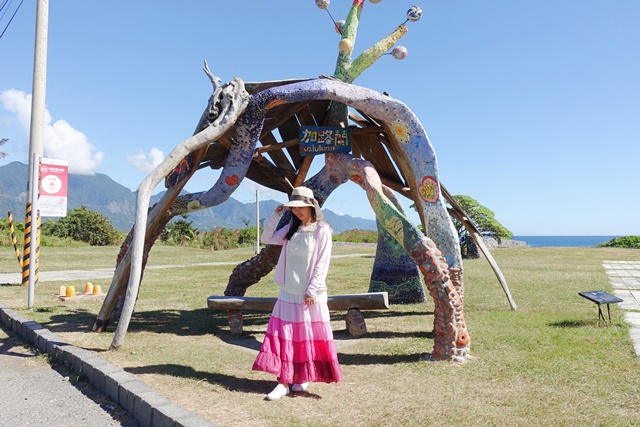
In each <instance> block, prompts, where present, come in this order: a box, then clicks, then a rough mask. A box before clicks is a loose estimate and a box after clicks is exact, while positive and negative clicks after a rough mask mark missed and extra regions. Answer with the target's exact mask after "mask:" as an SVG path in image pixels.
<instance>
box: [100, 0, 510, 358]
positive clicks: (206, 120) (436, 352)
mask: <svg viewBox="0 0 640 427" xmlns="http://www.w3.org/2000/svg"><path fill="white" fill-rule="evenodd" d="M316 4H317V5H318V6H319V7H320V8H322V9H326V7H327V6H328V4H329V1H328V0H317V1H316ZM362 7H363V0H354V1H353V5H352V7H351V10H350V12H349V14H348V16H347V19H346V21H345V22H344V23H341V22H338V23H336V28H337V29H338V31H339V32H340V33H341V35H342V39H341V41H340V44H339V50H340V52H339V55H338V62H337V65H336V70H335V73H334V76H331V77H327V76H321V77H320V78H317V79H305V80H289V81H276V82H263V83H243V82H242V81H241V80H240V79H237V78H236V79H235V80H234V81H233V82H231V83H228V84H225V85H220V84H219V81H218V79H217V78H216V77H215V76H213V75H212V74H211V72H210V71H209V69H208V67H206V63H205V71H206V73H207V75H208V76H209V78H210V79H211V81H212V83H213V86H214V93H213V95H212V96H211V98H210V99H209V103H208V106H207V108H206V110H205V112H204V113H203V115H202V117H201V119H200V122H199V123H198V126H197V128H196V132H195V134H194V136H192V137H191V138H189V139H187V140H185V141H183V142H182V143H181V144H179V145H178V146H177V147H176V148H175V149H174V150H173V152H172V153H171V154H170V155H169V156H168V157H167V158H166V159H165V160H164V162H163V163H162V164H161V165H160V166H158V167H157V168H156V169H155V170H154V171H153V172H152V173H151V174H150V175H149V176H148V177H147V178H146V179H145V180H144V181H143V182H142V184H141V185H140V187H139V188H138V196H137V197H138V198H137V209H136V222H135V226H134V228H133V230H132V231H131V232H130V234H129V236H128V237H127V239H126V240H125V242H124V243H123V245H122V248H121V251H120V254H119V256H118V260H117V266H116V271H115V274H114V277H113V280H112V283H111V286H110V288H109V292H108V294H107V296H106V298H105V301H104V304H103V306H102V308H101V310H100V312H99V314H98V317H97V320H96V323H95V325H94V328H93V329H94V331H102V330H104V329H105V328H106V327H107V325H108V324H109V322H110V321H111V320H117V319H118V318H119V321H118V325H117V328H116V333H115V336H114V338H113V342H112V344H111V348H119V347H121V346H122V344H123V342H124V337H125V334H126V331H127V329H128V326H129V322H130V319H131V314H132V312H133V308H134V305H135V301H136V298H137V295H138V289H139V286H140V282H141V278H142V273H143V270H144V266H145V264H146V259H147V256H148V253H149V250H150V248H151V246H152V245H153V243H154V242H155V240H156V239H157V237H158V236H159V235H160V232H161V231H162V229H163V228H164V226H165V225H166V224H167V223H168V222H169V221H170V220H171V219H172V218H173V217H175V216H177V215H181V214H185V213H188V212H193V211H196V210H199V209H204V208H207V207H211V206H215V205H218V204H220V203H223V202H224V201H225V200H227V199H228V198H229V196H231V194H232V193H233V192H234V191H235V190H236V189H237V188H238V186H239V185H240V183H241V182H242V180H243V179H244V178H249V179H251V180H253V181H255V182H258V183H260V184H262V185H264V186H266V187H269V188H272V189H276V190H279V191H282V192H287V193H288V192H290V188H291V187H290V185H289V182H291V183H293V184H294V186H298V185H305V186H307V187H310V188H312V189H313V191H314V194H315V195H316V197H317V198H318V200H319V202H320V203H321V204H322V203H324V201H325V200H326V199H327V198H328V197H329V196H330V195H331V193H332V192H333V190H335V189H336V188H337V187H339V186H340V185H341V184H343V183H345V182H347V181H348V180H351V181H353V182H355V183H356V184H358V185H359V186H360V187H362V189H363V190H365V191H366V194H367V197H368V199H369V201H370V203H371V206H372V208H373V210H374V211H375V213H376V218H377V223H378V230H379V243H378V248H377V253H376V261H375V264H374V271H373V273H372V277H371V285H370V291H381V290H384V291H387V292H389V296H390V300H391V301H392V302H393V301H396V302H416V301H422V300H424V290H423V289H424V287H426V289H427V290H428V292H429V294H430V296H431V298H433V300H434V303H435V320H434V332H435V342H434V348H433V351H432V352H431V353H430V354H428V355H426V356H425V359H430V360H455V361H464V360H466V359H467V358H468V356H469V344H470V337H469V334H468V331H467V327H466V323H465V319H464V313H463V297H464V286H463V268H462V259H461V255H460V245H459V239H458V235H457V233H456V230H455V228H454V227H453V224H452V222H451V219H450V216H449V215H450V213H449V210H448V209H447V207H446V206H445V197H446V200H448V201H450V202H451V203H452V211H453V212H454V213H455V215H456V217H457V218H458V219H461V220H462V221H463V223H465V225H467V226H468V227H470V229H472V230H473V232H472V235H473V236H474V237H475V238H476V242H477V243H478V244H479V246H480V248H481V250H483V252H484V254H485V256H487V258H488V259H489V260H490V262H491V264H492V266H493V267H494V270H495V271H496V274H497V275H498V278H499V280H500V282H501V284H502V286H503V289H504V291H505V293H506V294H507V297H508V299H509V302H510V303H511V306H512V307H513V308H515V303H513V300H512V299H511V296H510V294H509V291H508V288H507V286H506V282H505V281H504V278H503V277H502V275H501V273H500V271H499V269H498V268H497V265H495V262H494V261H493V259H492V258H491V255H490V254H489V252H488V251H487V250H486V247H485V246H484V244H483V243H482V240H481V238H480V236H479V233H478V232H477V230H476V229H475V227H474V226H473V224H472V223H471V222H470V221H469V220H468V219H467V218H466V216H465V214H464V212H462V210H461V209H459V207H457V205H455V204H454V203H455V201H452V200H453V199H452V198H451V197H450V195H448V193H447V192H446V190H445V189H444V187H443V186H442V184H441V183H440V181H439V178H438V166H437V161H436V156H435V152H434V150H433V147H432V146H431V143H430V142H429V139H428V138H427V135H426V133H425V131H424V129H423V127H422V125H421V124H420V121H419V120H418V118H417V117H416V116H415V115H414V114H413V112H412V111H411V110H410V109H409V108H408V107H407V106H406V105H405V104H403V103H402V102H401V101H399V100H396V99H393V98H392V97H390V96H388V95H386V94H381V93H379V92H376V91H373V90H371V89H367V88H364V87H359V86H356V85H353V84H352V82H353V80H354V79H355V78H356V77H357V76H358V75H360V73H362V72H363V71H364V70H365V69H366V68H367V67H368V66H370V65H371V64H373V63H374V62H375V61H376V60H377V59H378V58H380V57H381V56H382V55H383V54H385V53H386V52H388V51H389V50H390V49H391V48H392V47H393V45H394V44H395V43H396V42H397V40H399V39H400V37H402V36H403V35H404V34H406V32H407V27H406V26H405V25H404V24H402V25H400V26H399V27H398V28H397V29H396V30H395V31H394V32H392V33H391V34H390V35H389V36H387V37H386V38H384V39H383V40H381V41H380V42H378V43H377V44H375V45H374V46H372V47H370V48H369V49H367V50H366V51H365V52H364V53H362V54H361V55H359V56H358V57H357V58H356V59H354V60H352V56H351V55H352V50H353V47H354V44H355V38H356V32H357V28H358V22H359V17H360V12H361V10H362ZM421 13H422V12H421V10H420V8H418V7H413V8H411V9H410V10H409V11H408V12H407V18H408V19H407V21H409V20H411V21H417V20H418V19H419V18H420V16H421ZM405 23H406V21H405ZM404 55H406V49H404V48H401V47H396V48H395V49H394V56H396V57H404ZM300 125H311V126H318V125H320V126H331V127H349V128H351V131H352V151H351V153H327V154H324V161H325V163H324V167H323V168H322V169H321V170H320V172H318V173H317V174H316V175H315V176H313V177H310V178H307V173H308V171H309V167H310V165H311V162H312V161H313V159H314V156H301V155H300V151H299V143H300V138H299V134H300ZM275 131H277V132H278V133H279V134H280V136H281V137H282V139H283V140H282V141H278V140H277V139H276V136H275V135H274V132H275ZM258 142H260V144H261V146H258ZM206 166H209V167H211V168H214V169H222V171H221V174H220V177H219V178H218V180H217V182H216V183H215V185H214V186H213V187H212V188H211V189H210V190H208V191H206V192H202V193H193V194H187V195H182V196H179V193H180V191H181V190H182V188H183V187H184V185H185V183H186V182H187V181H188V179H189V178H190V177H191V176H192V175H193V174H194V173H195V172H196V170H197V169H200V168H203V167H206ZM163 179H165V181H166V184H167V186H168V191H167V192H166V193H165V195H164V196H163V198H162V200H160V201H159V202H158V203H157V204H156V205H155V206H154V207H152V208H149V200H150V196H151V191H152V189H153V188H155V186H156V185H157V184H158V183H159V182H160V181H161V180H163ZM396 193H399V194H401V195H403V196H405V197H407V198H408V199H409V200H411V201H413V202H414V203H415V206H416V207H417V208H418V212H419V214H420V219H421V222H422V225H423V227H424V230H425V233H424V234H423V233H422V232H421V231H420V230H419V229H418V227H416V226H415V225H414V224H412V223H411V222H410V221H409V220H408V219H407V216H406V214H405V212H404V210H403V208H402V205H401V203H400V201H399V200H398V198H397V197H396ZM280 249H281V247H280V246H272V245H268V246H267V247H265V248H264V249H263V250H262V251H261V252H260V253H259V254H258V255H256V256H255V257H254V258H252V259H250V260H248V261H246V262H244V263H242V264H240V265H238V266H237V267H236V268H235V269H234V271H233V273H232V275H231V277H230V279H229V284H228V286H227V289H226V291H225V295H235V296H240V295H244V293H245V291H246V289H247V288H248V287H249V286H251V285H253V284H255V283H257V282H258V281H259V280H260V278H261V277H263V276H264V275H266V274H268V273H269V271H271V270H272V269H273V267H274V266H275V264H276V261H277V257H278V255H279V251H280ZM420 273H421V274H422V277H423V281H422V280H420ZM423 283H424V285H423Z"/></svg>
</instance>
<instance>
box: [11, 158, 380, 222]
mask: <svg viewBox="0 0 640 427" xmlns="http://www.w3.org/2000/svg"><path fill="white" fill-rule="evenodd" d="M27 175H28V166H27V165H25V164H24V163H20V162H12V163H9V164H7V165H4V166H0V209H7V210H10V211H11V212H12V213H13V215H14V217H15V219H16V220H17V221H22V220H24V208H25V204H26V198H27ZM161 196H162V193H161V194H158V195H155V196H154V197H152V199H151V204H153V203H155V202H156V201H158V200H159V199H160V197H161ZM67 202H68V209H69V210H71V209H75V208H79V207H81V206H86V207H87V208H88V209H91V210H94V211H96V212H100V213H101V214H102V215H104V216H106V217H107V218H109V220H111V222H112V223H113V225H114V227H116V228H118V229H119V230H124V231H129V230H130V229H131V227H132V226H133V222H134V218H135V210H136V195H135V193H134V192H133V191H131V190H129V189H128V188H127V187H125V186H123V185H120V184H118V183H117V182H115V181H114V180H112V179H111V178H110V177H109V176H107V175H104V174H100V173H97V174H95V175H69V194H68V200H67ZM278 204H280V203H279V202H277V201H275V200H264V201H260V217H261V218H265V217H268V216H269V215H271V212H272V211H273V209H274V208H275V207H276V206H277V205H278ZM323 213H324V215H325V217H326V219H327V221H328V222H329V223H330V224H331V226H332V227H333V229H334V231H335V232H336V233H341V232H343V231H346V230H352V229H360V230H375V229H376V222H375V221H373V220H368V219H363V218H355V217H352V216H349V215H338V214H336V213H334V212H332V211H330V210H323ZM0 214H2V213H0ZM255 215H256V204H255V202H254V203H241V202H239V201H237V200H236V199H234V198H229V200H227V201H226V202H224V203H222V204H220V205H218V206H214V207H212V208H209V209H204V210H202V211H198V212H193V213H191V214H189V216H188V218H187V220H188V221H193V225H194V226H195V227H196V228H198V229H200V230H212V229H213V228H215V227H224V228H244V227H245V224H244V222H243V220H248V221H250V223H249V224H250V225H254V224H255ZM178 218H180V217H178Z"/></svg>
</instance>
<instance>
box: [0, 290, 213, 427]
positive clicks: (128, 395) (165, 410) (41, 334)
mask: <svg viewBox="0 0 640 427" xmlns="http://www.w3.org/2000/svg"><path fill="white" fill-rule="evenodd" d="M0 321H2V323H4V324H5V325H6V326H7V328H9V329H11V330H13V331H14V332H15V333H16V334H18V335H20V336H21V337H22V338H23V339H24V340H26V341H27V342H29V343H30V344H32V345H33V346H34V347H36V348H37V349H38V350H39V351H40V352H41V353H46V354H48V355H49V356H50V357H51V358H52V359H53V360H54V361H55V362H56V363H60V364H63V365H65V366H66V367H67V368H69V369H71V370H72V371H73V372H74V373H76V374H77V375H83V376H84V377H85V378H86V380H87V382H89V383H90V384H91V385H92V386H93V387H94V388H95V389H96V390H98V391H99V392H101V393H103V394H105V395H106V396H107V397H109V398H110V399H111V400H113V401H114V402H115V403H117V404H118V405H120V406H121V407H122V408H123V409H124V410H125V411H127V412H128V413H129V414H131V416H132V417H133V418H135V420H136V421H137V422H138V424H139V425H140V426H142V427H215V424H213V423H211V422H210V421H209V420H207V419H205V418H202V417H201V416H199V415H197V414H194V413H193V412H190V411H187V410H186V409H184V408H182V407H180V406H178V405H176V404H175V403H173V402H171V401H170V400H169V399H167V398H166V397H164V396H162V395H161V394H160V393H158V392H156V391H154V390H153V389H152V388H151V387H149V386H148V385H147V384H145V383H144V382H142V381H140V380H139V379H137V378H136V377H135V376H133V375H131V374H129V373H128V372H125V371H124V370H123V369H122V368H120V367H118V366H116V365H114V364H112V363H110V362H108V361H106V360H105V359H102V358H101V357H99V356H97V355H96V354H94V353H92V352H90V351H88V350H85V349H82V348H79V347H74V346H73V345H71V344H69V343H66V342H64V341H62V340H61V339H60V338H59V337H58V336H57V335H56V334H54V333H53V332H51V331H50V330H48V329H46V328H45V327H43V326H42V325H40V324H39V323H37V322H34V321H33V320H30V319H28V318H26V317H24V316H22V315H21V314H19V313H17V312H16V311H15V310H13V309H11V308H9V307H8V306H7V305H6V304H5V303H3V302H2V301H0Z"/></svg>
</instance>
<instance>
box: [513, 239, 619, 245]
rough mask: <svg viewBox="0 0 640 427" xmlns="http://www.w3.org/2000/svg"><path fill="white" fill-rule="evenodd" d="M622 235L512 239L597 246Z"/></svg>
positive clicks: (543, 243) (535, 243)
mask: <svg viewBox="0 0 640 427" xmlns="http://www.w3.org/2000/svg"><path fill="white" fill-rule="evenodd" d="M616 237H620V236H513V237H512V238H511V239H512V240H517V241H521V242H525V243H526V244H527V246H538V247H542V246H569V247H596V246H598V244H600V243H605V242H608V241H610V240H611V239H615V238H616Z"/></svg>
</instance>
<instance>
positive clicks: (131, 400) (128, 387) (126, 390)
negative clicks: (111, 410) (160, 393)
mask: <svg viewBox="0 0 640 427" xmlns="http://www.w3.org/2000/svg"><path fill="white" fill-rule="evenodd" d="M150 392H153V389H152V388H151V387H149V386H148V385H146V384H145V383H143V382H142V381H140V380H137V379H134V380H133V381H130V382H126V383H124V384H120V387H119V389H118V403H119V404H120V406H122V407H123V408H124V410H125V411H127V412H128V413H130V414H131V415H134V414H135V401H136V396H139V395H142V394H145V393H150Z"/></svg>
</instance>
